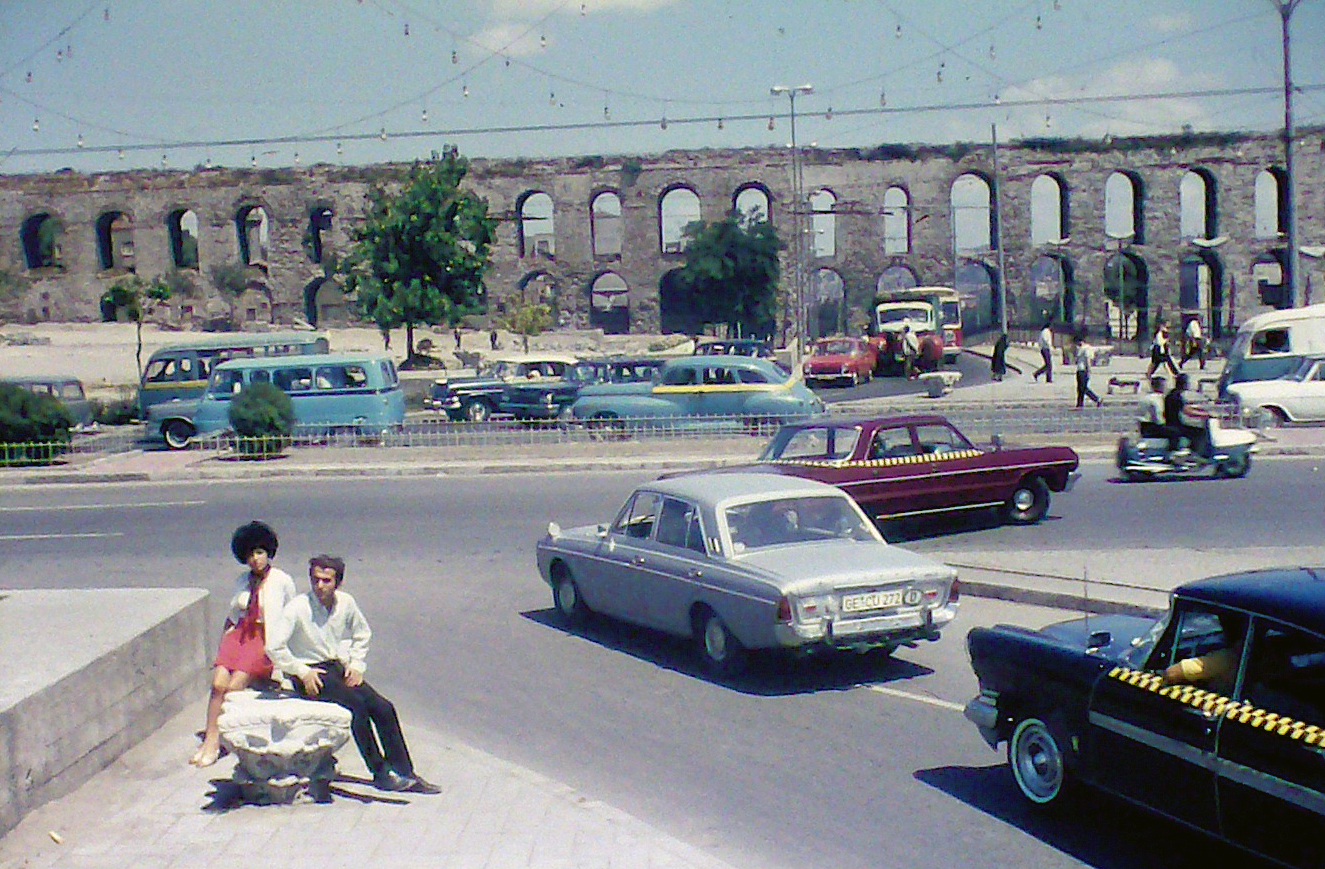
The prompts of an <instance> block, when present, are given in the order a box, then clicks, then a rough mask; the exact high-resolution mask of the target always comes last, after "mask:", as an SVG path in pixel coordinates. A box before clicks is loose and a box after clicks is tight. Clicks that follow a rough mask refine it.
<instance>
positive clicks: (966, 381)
mask: <svg viewBox="0 0 1325 869" xmlns="http://www.w3.org/2000/svg"><path fill="white" fill-rule="evenodd" d="M942 370H943V371H957V372H959V373H960V374H961V376H962V378H961V380H959V381H958V382H957V388H958V389H961V388H962V387H966V386H978V385H980V384H982V383H988V382H989V380H990V374H989V360H988V359H985V358H984V357H982V356H976V355H975V354H973V353H959V354H957V361H955V362H953V363H952V364H951V365H948V364H946V363H945V364H944V365H943V368H942ZM812 389H813V390H814V394H815V395H817V396H819V397H820V398H822V399H823V400H824V403H825V404H833V403H834V402H838V401H846V400H848V399H858V398H882V397H885V396H894V395H921V394H923V393H924V392H925V389H926V387H924V386H923V385H921V383H920V381H919V380H907V379H906V378H905V377H875V378H873V379H871V380H870V382H869V383H862V384H860V385H859V386H838V385H835V384H834V385H832V386H829V385H827V384H815V385H814V386H813V387H812Z"/></svg>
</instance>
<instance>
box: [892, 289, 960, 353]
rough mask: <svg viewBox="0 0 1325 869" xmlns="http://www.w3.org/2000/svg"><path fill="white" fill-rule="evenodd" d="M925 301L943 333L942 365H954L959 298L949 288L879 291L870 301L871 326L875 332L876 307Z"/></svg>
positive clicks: (958, 344)
mask: <svg viewBox="0 0 1325 869" xmlns="http://www.w3.org/2000/svg"><path fill="white" fill-rule="evenodd" d="M918 300H919V301H926V302H929V303H930V304H931V305H933V306H934V311H935V312H936V313H937V314H938V320H939V325H940V327H941V328H942V330H943V361H944V362H947V363H949V364H952V363H953V362H956V361H957V354H959V353H961V352H962V297H961V296H960V295H958V293H957V291H956V290H954V289H953V288H952V287H906V288H905V289H896V290H883V291H880V292H879V293H877V294H876V295H875V297H874V305H875V308H874V311H873V312H872V313H873V314H874V317H873V319H874V320H875V322H874V326H875V328H876V329H877V328H878V325H879V324H878V306H879V305H880V304H883V303H886V302H910V301H918Z"/></svg>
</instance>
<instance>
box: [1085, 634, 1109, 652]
mask: <svg viewBox="0 0 1325 869" xmlns="http://www.w3.org/2000/svg"><path fill="white" fill-rule="evenodd" d="M1112 642H1113V634H1111V633H1110V632H1108V631H1091V634H1090V637H1089V638H1087V640H1086V651H1087V652H1095V651H1098V650H1100V649H1102V648H1104V647H1105V646H1107V645H1109V644H1110V643H1112Z"/></svg>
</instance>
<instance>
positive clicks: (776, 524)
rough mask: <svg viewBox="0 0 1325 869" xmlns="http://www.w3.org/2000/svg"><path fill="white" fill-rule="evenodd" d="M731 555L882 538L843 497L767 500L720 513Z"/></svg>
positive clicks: (820, 496)
mask: <svg viewBox="0 0 1325 869" xmlns="http://www.w3.org/2000/svg"><path fill="white" fill-rule="evenodd" d="M723 522H724V523H725V524H726V526H727V533H728V535H729V536H730V537H731V542H732V551H733V553H735V554H740V553H742V552H749V551H750V550H753V549H764V548H767V547H770V546H784V545H787V544H792V543H814V542H819V541H824V540H857V541H869V542H881V541H882V539H883V538H881V537H880V536H879V532H878V531H877V530H876V529H875V528H874V526H873V525H871V524H870V522H869V521H868V520H867V519H865V517H864V516H863V515H862V514H861V512H860V511H859V510H858V509H857V508H856V506H855V504H854V503H853V502H852V501H851V499H850V498H848V497H846V496H845V495H811V496H803V497H795V498H769V499H765V500H762V501H752V502H746V503H744V504H735V505H733V506H731V507H728V508H727V509H726V510H724V511H723Z"/></svg>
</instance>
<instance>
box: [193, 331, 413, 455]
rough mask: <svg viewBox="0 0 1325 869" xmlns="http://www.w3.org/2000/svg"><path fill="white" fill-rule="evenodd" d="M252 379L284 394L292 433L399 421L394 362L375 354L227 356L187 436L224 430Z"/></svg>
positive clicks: (389, 425)
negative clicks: (289, 404)
mask: <svg viewBox="0 0 1325 869" xmlns="http://www.w3.org/2000/svg"><path fill="white" fill-rule="evenodd" d="M252 383H271V384H273V385H275V386H276V387H278V388H279V389H281V390H283V391H284V392H286V393H287V394H289V396H290V400H291V402H292V403H293V405H294V417H295V426H296V434H299V433H305V434H307V433H312V432H323V431H327V432H336V431H343V430H347V429H348V430H352V431H354V432H355V433H356V434H358V435H380V434H382V433H384V432H388V431H398V430H400V429H401V428H402V427H403V425H404V422H405V394H404V392H403V391H401V388H400V379H399V376H398V375H397V373H396V364H395V362H393V361H392V360H391V357H389V356H386V355H383V354H381V353H326V354H311V355H302V356H272V357H267V358H261V359H232V360H230V361H229V362H222V363H221V364H219V365H217V366H216V367H215V368H213V369H212V376H211V378H210V379H209V380H208V382H207V389H206V390H205V391H204V392H203V395H202V398H201V399H200V400H199V401H198V405H197V409H196V410H195V411H194V412H193V418H192V421H191V422H192V425H193V429H194V433H193V435H192V436H191V439H192V438H205V437H215V436H218V435H224V434H225V433H227V432H229V431H230V430H231V426H230V401H231V400H232V399H233V398H234V396H236V395H238V394H239V392H240V391H242V390H243V389H244V387H246V386H248V385H249V384H252ZM187 445H188V444H187V442H186V443H185V444H184V446H187ZM171 446H172V447H175V445H174V444H173V443H172V444H171Z"/></svg>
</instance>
